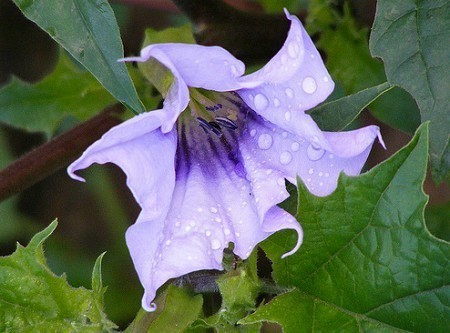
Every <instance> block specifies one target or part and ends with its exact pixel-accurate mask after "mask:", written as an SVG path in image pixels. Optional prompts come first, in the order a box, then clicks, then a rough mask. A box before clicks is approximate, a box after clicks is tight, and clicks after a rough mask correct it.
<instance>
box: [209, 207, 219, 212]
mask: <svg viewBox="0 0 450 333" xmlns="http://www.w3.org/2000/svg"><path fill="white" fill-rule="evenodd" d="M209 210H210V211H211V213H217V212H218V210H217V208H216V207H211V208H210V209H209Z"/></svg>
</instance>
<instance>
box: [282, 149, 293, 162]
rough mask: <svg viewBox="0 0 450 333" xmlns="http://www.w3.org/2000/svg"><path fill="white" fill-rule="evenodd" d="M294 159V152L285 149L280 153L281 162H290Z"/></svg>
mask: <svg viewBox="0 0 450 333" xmlns="http://www.w3.org/2000/svg"><path fill="white" fill-rule="evenodd" d="M291 161H292V154H291V153H290V152H288V151H284V152H282V153H281V154H280V163H281V164H285V165H286V164H289V163H290V162H291Z"/></svg>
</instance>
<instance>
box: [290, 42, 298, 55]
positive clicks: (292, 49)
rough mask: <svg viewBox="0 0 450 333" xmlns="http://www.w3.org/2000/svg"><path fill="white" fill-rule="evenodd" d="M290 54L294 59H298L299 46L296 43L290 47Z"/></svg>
mask: <svg viewBox="0 0 450 333" xmlns="http://www.w3.org/2000/svg"><path fill="white" fill-rule="evenodd" d="M288 53H289V55H290V56H291V57H292V58H295V57H297V53H298V46H297V44H296V43H294V42H291V43H289V45H288Z"/></svg>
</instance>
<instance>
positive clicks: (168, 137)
mask: <svg viewBox="0 0 450 333" xmlns="http://www.w3.org/2000/svg"><path fill="white" fill-rule="evenodd" d="M286 14H287V17H288V19H289V20H290V21H291V27H290V31H289V33H288V36H287V39H286V42H285V43H284V46H283V47H282V48H281V50H280V51H279V52H278V54H276V55H275V56H274V57H273V58H272V59H271V60H270V61H269V62H268V63H267V64H266V65H265V66H264V67H263V68H262V69H260V70H258V71H257V72H255V73H253V74H250V75H244V70H245V67H244V64H243V63H242V62H241V61H239V60H237V59H236V58H234V57H233V56H232V55H231V54H230V53H228V52H227V51H226V50H224V49H222V48H220V47H205V46H199V45H185V44H155V45H150V46H148V47H146V48H144V49H143V50H142V51H141V54H140V56H139V57H134V58H127V59H125V60H128V61H139V62H145V61H147V60H149V59H150V58H154V59H156V60H157V61H158V62H160V63H161V64H162V65H164V66H165V67H166V68H167V69H168V70H170V71H171V72H172V74H173V77H174V81H173V83H172V85H171V86H170V88H169V90H168V92H167V95H166V97H165V101H164V104H163V108H162V109H160V110H155V111H152V112H147V113H144V114H141V115H138V116H135V117H134V118H132V119H130V120H128V121H126V122H124V123H123V124H121V125H119V126H116V127H114V128H112V129H111V130H110V131H108V132H107V133H106V134H104V135H103V137H102V138H101V139H100V140H98V141H97V142H95V143H94V144H93V145H91V146H90V147H89V148H88V149H87V150H86V151H85V152H84V153H83V155H82V156H81V157H80V158H79V159H78V160H76V161H75V162H73V163H72V164H71V165H70V166H69V168H68V172H69V175H70V176H71V177H73V178H74V179H78V180H82V181H83V178H81V177H79V176H77V175H76V174H75V173H74V172H75V171H77V170H79V169H84V168H86V167H88V166H90V165H91V164H92V163H100V164H102V163H107V162H112V163H115V164H117V165H118V166H119V167H120V168H121V169H122V170H123V171H124V172H125V174H126V176H127V185H128V187H129V188H130V190H131V191H132V193H133V195H134V197H135V198H136V200H137V202H138V203H139V205H140V207H141V208H142V211H141V213H140V215H139V217H138V219H137V221H136V223H135V224H134V225H132V226H131V227H130V228H129V229H128V230H127V233H126V241H127V245H128V248H129V250H130V253H131V257H132V259H133V261H134V265H135V267H136V270H137V272H138V275H139V278H140V281H141V283H142V284H143V286H144V289H145V294H144V297H143V300H142V306H143V307H144V309H146V310H149V311H151V310H152V309H154V306H153V304H152V303H151V302H152V300H153V299H154V297H155V295H156V291H157V289H158V288H159V287H160V286H161V285H163V284H164V283H165V282H166V281H167V280H168V279H171V278H174V277H178V276H181V275H184V274H186V273H189V272H192V271H196V270H202V269H222V256H223V250H224V248H226V247H227V246H228V245H229V243H230V242H232V243H234V252H235V253H236V254H237V255H238V256H240V257H241V258H243V259H245V258H247V257H248V256H249V255H250V253H251V251H252V250H253V249H254V247H255V246H256V245H257V244H258V243H259V242H261V241H262V240H263V239H265V238H267V237H268V236H270V235H271V234H273V233H274V232H276V231H278V230H281V229H293V230H295V231H296V232H297V235H298V240H297V244H296V246H295V247H294V248H293V249H292V251H290V252H289V253H286V254H285V256H286V255H290V254H292V253H294V252H295V251H296V250H297V249H298V247H299V246H300V244H301V242H302V238H303V234H302V229H301V227H300V225H299V223H298V222H297V221H296V219H295V218H294V217H293V216H292V215H290V214H289V213H287V212H286V211H284V210H283V209H281V208H279V207H278V206H277V204H278V203H280V202H282V201H283V200H285V199H286V198H287V197H288V192H287V191H286V188H285V179H287V180H289V181H291V182H295V179H296V177H297V176H299V177H300V178H301V179H302V180H303V182H304V183H305V185H306V186H307V188H308V189H309V190H310V191H311V192H312V193H313V194H316V195H319V196H324V195H327V194H329V193H331V192H332V191H333V190H334V189H335V188H336V185H337V178H338V176H339V173H340V172H341V171H343V172H345V173H346V174H347V175H357V174H359V172H360V171H361V168H362V167H363V164H364V163H365V161H366V159H367V156H368V154H369V151H370V149H371V146H372V144H373V142H374V140H375V138H376V137H377V136H378V137H379V138H380V136H379V130H378V128H377V127H376V126H368V127H365V128H362V129H359V130H355V131H350V132H341V133H331V132H323V131H321V130H320V129H319V128H318V126H317V125H316V124H315V122H314V121H313V120H312V118H311V117H310V116H309V115H307V114H305V112H304V111H305V110H307V109H310V108H312V107H314V106H315V105H317V104H319V103H320V102H322V101H323V100H324V99H325V98H326V97H327V96H328V95H329V94H330V93H331V91H332V90H333V88H334V84H333V81H332V79H331V77H330V76H329V74H328V72H327V70H326V69H325V67H324V64H323V62H322V59H321V57H320V55H319V53H318V52H317V50H316V48H315V47H314V45H313V43H312V41H311V39H310V38H309V36H308V35H307V33H306V31H305V30H304V28H303V26H302V24H301V23H300V21H299V20H298V19H297V18H296V17H295V16H291V15H289V14H288V13H286ZM380 140H381V138H380Z"/></svg>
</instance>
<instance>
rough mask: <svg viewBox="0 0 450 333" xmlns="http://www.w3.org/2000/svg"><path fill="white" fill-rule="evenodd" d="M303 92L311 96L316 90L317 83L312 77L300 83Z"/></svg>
mask: <svg viewBox="0 0 450 333" xmlns="http://www.w3.org/2000/svg"><path fill="white" fill-rule="evenodd" d="M302 88H303V91H304V92H305V93H307V94H313V93H315V92H316V90H317V83H316V80H314V79H313V78H312V77H310V76H308V77H306V78H305V79H304V80H303V82H302Z"/></svg>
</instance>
